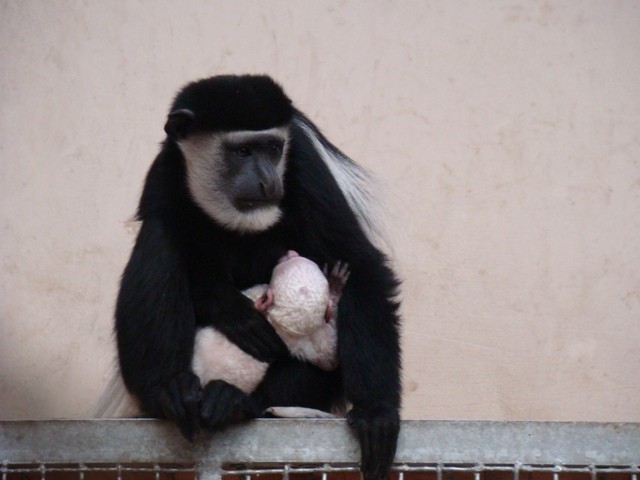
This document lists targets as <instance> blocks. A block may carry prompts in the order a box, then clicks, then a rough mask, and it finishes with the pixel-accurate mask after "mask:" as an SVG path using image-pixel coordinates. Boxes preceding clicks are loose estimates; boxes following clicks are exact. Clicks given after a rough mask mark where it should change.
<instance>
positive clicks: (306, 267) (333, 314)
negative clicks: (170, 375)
mask: <svg viewBox="0 0 640 480" xmlns="http://www.w3.org/2000/svg"><path fill="white" fill-rule="evenodd" d="M348 278H349V270H348V266H347V265H346V264H342V263H340V262H338V263H337V264H336V265H335V266H334V267H333V268H332V269H331V271H330V272H328V271H327V268H326V267H325V271H324V273H323V272H322V271H321V270H320V268H319V267H318V266H317V265H316V264H315V263H314V262H312V261H311V260H309V259H307V258H304V257H301V256H300V255H298V254H297V253H296V252H294V251H292V250H290V251H289V252H287V254H286V255H284V256H283V257H282V258H280V260H279V261H278V264H277V265H276V267H275V268H274V269H273V273H272V276H271V283H270V284H269V285H266V284H265V285H256V286H254V287H251V288H249V289H247V290H245V291H244V292H242V293H244V294H245V295H246V296H247V297H249V298H250V299H252V300H253V301H254V305H255V307H256V309H257V310H259V311H260V312H262V313H263V314H264V315H265V316H266V317H267V319H268V320H269V322H270V323H271V325H272V326H273V328H274V329H275V330H276V332H277V333H278V335H280V337H281V338H282V340H283V341H284V342H285V344H286V345H287V347H288V348H289V351H290V352H291V355H293V356H294V357H296V358H299V359H301V360H305V361H308V362H310V363H312V364H314V365H316V366H318V367H319V368H322V369H323V370H333V369H335V368H336V367H337V366H338V363H337V355H336V348H337V341H338V337H337V329H336V322H337V315H338V301H339V300H340V295H341V294H342V290H343V288H344V286H345V284H346V282H347V279H348ZM192 366H193V371H194V373H195V374H196V375H197V376H198V377H199V378H200V382H201V383H202V385H203V386H205V385H206V384H207V383H209V382H210V381H212V380H225V381H226V382H228V383H230V384H232V385H235V386H236V387H238V388H239V389H240V390H242V391H244V392H245V393H247V394H250V393H251V392H253V391H254V390H255V389H256V387H257V386H258V385H259V383H260V382H261V381H262V378H263V377H264V375H265V373H266V371H267V368H268V367H269V364H267V363H265V362H260V361H259V360H257V359H255V358H254V357H252V356H251V355H249V354H247V353H245V352H244V351H243V350H241V349H240V348H239V347H237V346H236V345H235V344H233V343H232V342H230V341H229V340H228V339H227V338H226V337H225V336H224V335H223V334H222V333H220V332H218V331H217V330H215V329H214V328H212V327H205V328H202V329H200V330H199V331H198V332H197V334H196V339H195V346H194V355H193V361H192ZM276 410H277V409H276ZM302 410H304V409H302ZM272 413H276V414H279V413H278V412H277V411H275V412H272ZM284 414H285V415H287V416H289V415H293V416H304V413H300V412H297V413H296V411H291V412H288V413H284Z"/></svg>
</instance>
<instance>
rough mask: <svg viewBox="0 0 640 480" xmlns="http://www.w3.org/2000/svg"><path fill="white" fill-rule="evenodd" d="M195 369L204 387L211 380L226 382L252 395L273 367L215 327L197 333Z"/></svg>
mask: <svg viewBox="0 0 640 480" xmlns="http://www.w3.org/2000/svg"><path fill="white" fill-rule="evenodd" d="M191 367H192V369H193V373H195V374H196V375H197V376H198V378H200V383H201V384H202V386H203V387H204V386H205V385H206V384H207V383H209V382H210V381H211V380H224V381H226V382H228V383H230V384H232V385H235V386H236V387H238V388H239V389H240V390H242V391H243V392H245V393H247V394H250V393H251V392H253V391H254V390H255V389H256V387H257V386H258V384H259V383H260V382H261V381H262V378H263V377H264V375H265V373H266V372H267V368H268V367H269V364H268V363H264V362H260V361H259V360H256V359H255V358H254V357H252V356H251V355H249V354H248V353H245V352H244V351H243V350H242V349H240V347H238V346H236V345H235V344H234V343H231V342H230V341H229V340H228V339H227V337H225V336H224V335H223V334H222V333H220V332H218V331H217V330H215V329H214V328H212V327H205V328H201V329H200V330H198V332H197V333H196V339H195V345H194V350H193V361H192V366H191Z"/></svg>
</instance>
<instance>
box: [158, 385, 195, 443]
mask: <svg viewBox="0 0 640 480" xmlns="http://www.w3.org/2000/svg"><path fill="white" fill-rule="evenodd" d="M201 397H202V387H201V386H200V379H199V378H198V377H197V376H196V375H195V374H193V373H192V372H184V373H181V374H179V375H176V376H175V377H173V378H171V379H170V380H169V381H168V382H167V383H166V384H164V385H163V386H162V387H161V388H160V391H159V393H158V402H159V403H160V408H161V409H162V411H163V413H164V416H165V417H167V418H168V419H169V420H171V421H173V422H174V423H175V424H176V425H177V426H178V428H179V429H180V432H181V433H182V435H184V437H185V438H186V439H187V440H189V441H190V442H193V439H194V437H195V434H196V432H197V431H198V423H199V418H200V408H199V404H200V398H201Z"/></svg>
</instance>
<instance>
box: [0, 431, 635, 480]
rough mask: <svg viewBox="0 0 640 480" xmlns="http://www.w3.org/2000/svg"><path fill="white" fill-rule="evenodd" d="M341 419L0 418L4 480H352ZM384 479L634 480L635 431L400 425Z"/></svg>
mask: <svg viewBox="0 0 640 480" xmlns="http://www.w3.org/2000/svg"><path fill="white" fill-rule="evenodd" d="M359 454H360V451H359V445H358V443H357V441H356V438H355V435H354V434H353V432H352V431H351V430H350V429H349V427H348V426H347V425H346V423H345V422H344V421H340V420H257V421H254V422H250V423H249V424H246V425H242V426H238V427H234V428H231V429H229V430H227V431H225V432H221V433H218V434H214V435H209V436H205V437H203V438H201V439H199V440H198V441H196V442H195V443H194V444H190V443H188V442H186V441H185V440H184V439H183V438H182V437H181V436H180V434H179V432H178V431H177V429H176V428H175V427H174V426H173V425H171V424H169V423H168V422H161V421H157V420H100V421H95V420H93V421H92V420H87V421H47V422H37V421H32V422H0V465H1V480H219V479H223V480H360V473H359V470H358V460H359ZM396 462H397V463H396V464H395V465H394V467H393V471H392V473H391V479H390V480H640V478H639V473H640V471H639V467H638V466H639V465H640V424H637V423H617V424H599V423H537V422H429V421H404V422H403V423H402V430H401V435H400V439H399V443H398V452H397V455H396Z"/></svg>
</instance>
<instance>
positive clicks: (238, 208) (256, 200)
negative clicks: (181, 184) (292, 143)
mask: <svg viewBox="0 0 640 480" xmlns="http://www.w3.org/2000/svg"><path fill="white" fill-rule="evenodd" d="M288 143H289V130H288V128H287V127H279V128H272V129H268V130H261V131H234V132H214V133H210V132H209V133H206V132H203V133H194V134H192V135H188V136H186V137H185V138H182V139H180V140H178V145H179V146H180V150H181V151H182V154H183V156H184V158H185V162H186V168H187V179H188V184H189V190H190V192H191V195H192V196H193V199H194V201H195V202H196V203H197V204H198V205H199V206H200V208H202V209H203V210H204V211H205V212H206V213H207V214H208V215H209V216H210V217H211V218H212V219H213V220H215V221H216V222H217V223H219V224H220V225H221V226H223V227H225V228H228V229H230V230H234V231H238V232H245V233H250V232H260V231H263V230H266V229H268V228H269V227H271V226H273V225H274V224H275V223H276V222H277V221H278V219H279V218H280V215H281V210H280V200H282V196H283V194H284V185H283V177H284V172H285V168H286V159H287V150H288Z"/></svg>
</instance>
